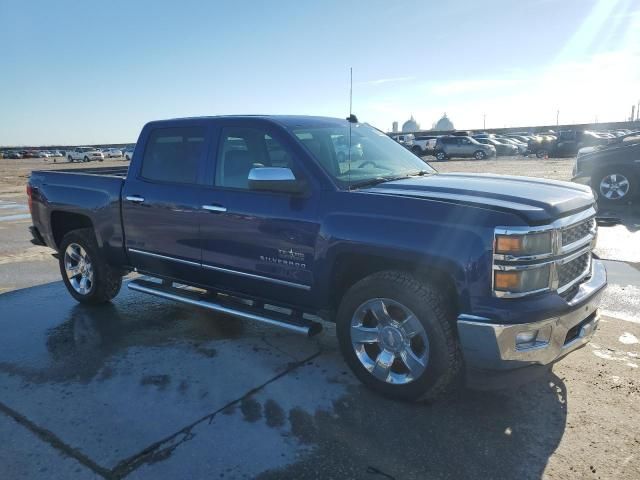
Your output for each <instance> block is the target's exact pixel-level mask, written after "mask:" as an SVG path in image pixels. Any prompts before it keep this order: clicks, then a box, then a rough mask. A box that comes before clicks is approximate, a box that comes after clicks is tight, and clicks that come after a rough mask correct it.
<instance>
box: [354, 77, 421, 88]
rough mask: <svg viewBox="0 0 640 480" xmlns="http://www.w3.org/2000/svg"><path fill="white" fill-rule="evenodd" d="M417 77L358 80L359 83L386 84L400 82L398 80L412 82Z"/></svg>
mask: <svg viewBox="0 0 640 480" xmlns="http://www.w3.org/2000/svg"><path fill="white" fill-rule="evenodd" d="M415 79H416V77H390V78H378V79H376V80H366V81H364V82H358V83H357V85H373V86H376V85H384V84H386V83H398V82H410V81H412V80H415Z"/></svg>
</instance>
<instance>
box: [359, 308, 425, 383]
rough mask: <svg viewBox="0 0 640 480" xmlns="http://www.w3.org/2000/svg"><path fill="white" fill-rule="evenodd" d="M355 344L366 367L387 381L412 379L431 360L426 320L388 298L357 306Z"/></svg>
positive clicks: (401, 381)
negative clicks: (421, 321)
mask: <svg viewBox="0 0 640 480" xmlns="http://www.w3.org/2000/svg"><path fill="white" fill-rule="evenodd" d="M351 344H352V345H353V349H354V351H355V353H356V356H357V357H358V359H359V360H360V363H361V364H362V365H363V366H364V368H366V369H367V370H368V371H369V372H370V373H371V374H372V375H373V376H375V377H376V378H377V379H378V380H382V381H383V382H386V383H392V384H405V383H409V382H412V381H413V380H415V379H416V378H418V377H419V376H420V375H422V373H423V372H424V371H425V369H426V368H427V364H428V362H429V339H428V338H427V332H426V331H425V329H424V327H423V326H422V323H420V320H418V317H416V316H415V315H414V313H413V312H412V311H411V310H409V309H408V308H407V307H405V306H404V305H402V304H401V303H399V302H396V301H395V300H391V299H388V298H374V299H371V300H368V301H367V302H365V303H363V304H362V305H360V306H359V307H358V308H357V309H356V311H355V313H354V315H353V317H352V319H351Z"/></svg>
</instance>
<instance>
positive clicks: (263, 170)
mask: <svg viewBox="0 0 640 480" xmlns="http://www.w3.org/2000/svg"><path fill="white" fill-rule="evenodd" d="M249 188H250V189H251V190H262V191H268V192H281V193H302V192H303V191H304V187H303V185H302V182H299V181H298V180H297V179H296V177H295V175H294V174H293V172H292V171H291V169H290V168H283V167H256V168H252V169H251V170H250V171H249Z"/></svg>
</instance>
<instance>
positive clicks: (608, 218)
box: [596, 200, 640, 233]
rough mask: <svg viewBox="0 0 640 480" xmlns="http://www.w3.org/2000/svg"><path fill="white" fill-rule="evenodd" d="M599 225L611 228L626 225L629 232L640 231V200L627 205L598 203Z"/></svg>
mask: <svg viewBox="0 0 640 480" xmlns="http://www.w3.org/2000/svg"><path fill="white" fill-rule="evenodd" d="M596 218H597V221H598V225H599V226H602V227H609V226H614V225H624V227H625V228H626V229H627V230H628V231H629V232H632V233H633V232H637V231H640V200H637V201H635V202H634V203H630V204H627V205H609V204H606V203H603V202H599V203H598V215H597V217H596Z"/></svg>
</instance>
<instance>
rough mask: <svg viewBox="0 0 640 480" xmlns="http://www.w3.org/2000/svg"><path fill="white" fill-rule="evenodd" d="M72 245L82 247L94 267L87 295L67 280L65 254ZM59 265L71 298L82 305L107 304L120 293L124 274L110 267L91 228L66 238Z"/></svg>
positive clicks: (68, 235)
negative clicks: (78, 290)
mask: <svg viewBox="0 0 640 480" xmlns="http://www.w3.org/2000/svg"><path fill="white" fill-rule="evenodd" d="M72 243H75V244H77V245H79V246H81V247H82V248H83V249H84V250H85V252H86V253H87V256H88V257H89V259H90V260H91V265H92V267H93V282H92V284H91V287H90V289H89V291H88V293H86V294H81V293H79V292H77V291H76V290H75V289H74V287H73V286H72V285H71V282H70V281H69V278H67V273H66V269H65V252H66V251H67V247H68V246H69V245H70V244H72ZM58 263H59V266H60V274H61V275H62V280H63V281H64V284H65V286H66V287H67V290H68V291H69V293H70V294H71V296H72V297H73V298H75V299H76V300H77V301H78V302H80V303H87V304H94V305H95V304H100V303H105V302H108V301H109V300H111V299H112V298H114V297H115V296H116V295H117V294H118V292H119V291H120V287H121V286H122V274H121V272H120V271H118V270H116V269H114V268H112V267H111V266H110V265H108V264H107V262H106V261H105V259H104V257H103V256H102V255H101V254H100V250H99V248H98V244H97V242H96V239H95V235H94V233H93V230H92V229H91V228H81V229H78V230H72V231H71V232H69V233H67V234H66V235H65V236H64V238H63V239H62V242H60V250H59V255H58Z"/></svg>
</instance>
